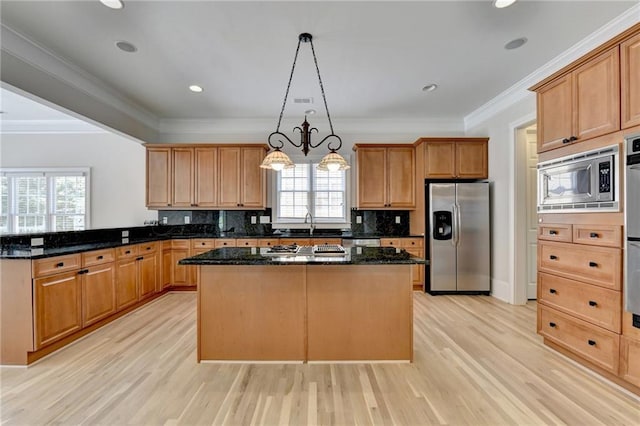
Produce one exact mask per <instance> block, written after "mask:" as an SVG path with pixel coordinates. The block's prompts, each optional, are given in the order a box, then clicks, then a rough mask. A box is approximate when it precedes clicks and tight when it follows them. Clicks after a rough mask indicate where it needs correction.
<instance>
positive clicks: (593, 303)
mask: <svg viewBox="0 0 640 426" xmlns="http://www.w3.org/2000/svg"><path fill="white" fill-rule="evenodd" d="M589 306H598V303H596V302H595V301H594V300H589Z"/></svg>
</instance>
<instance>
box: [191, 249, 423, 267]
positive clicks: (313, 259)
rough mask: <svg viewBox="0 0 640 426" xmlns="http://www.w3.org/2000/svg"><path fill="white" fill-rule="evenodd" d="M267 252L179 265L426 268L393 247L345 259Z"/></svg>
mask: <svg viewBox="0 0 640 426" xmlns="http://www.w3.org/2000/svg"><path fill="white" fill-rule="evenodd" d="M269 250H270V248H266V247H264V248H259V247H258V248H249V247H224V248H219V249H215V250H211V251H208V252H206V253H202V254H199V255H197V256H192V257H188V258H186V259H182V260H180V261H179V262H178V263H179V264H181V265H200V266H206V265H336V264H338V265H380V264H425V263H426V262H425V260H424V259H420V258H419V257H416V256H413V255H411V254H409V253H407V252H406V251H405V250H400V249H397V248H394V247H353V248H350V249H349V248H347V249H346V254H345V255H335V254H332V255H322V254H316V255H301V254H292V253H286V254H281V253H278V254H269V253H268V251H269Z"/></svg>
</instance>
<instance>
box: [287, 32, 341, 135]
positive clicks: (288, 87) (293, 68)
mask: <svg viewBox="0 0 640 426" xmlns="http://www.w3.org/2000/svg"><path fill="white" fill-rule="evenodd" d="M301 42H302V40H300V39H298V47H297V48H296V54H295V55H294V57H293V65H292V66H291V74H290V75H289V83H287V91H286V92H285V93H284V101H282V109H281V110H280V117H279V118H278V126H277V127H276V132H280V123H281V122H282V115H283V114H284V107H285V106H286V105H287V97H288V96H289V89H290V88H291V80H293V72H294V71H295V69H296V62H297V61H298V52H299V51H300V43H301ZM311 48H312V49H313V43H311ZM313 57H314V58H315V54H314V56H313ZM317 66H318V64H317V63H316V67H317ZM319 72H320V71H318V73H319ZM319 76H320V74H318V77H319ZM320 86H321V87H322V83H320ZM323 96H324V92H323ZM326 103H327V101H325V105H326ZM329 125H330V126H331V120H329ZM331 132H332V133H333V130H332V131H331Z"/></svg>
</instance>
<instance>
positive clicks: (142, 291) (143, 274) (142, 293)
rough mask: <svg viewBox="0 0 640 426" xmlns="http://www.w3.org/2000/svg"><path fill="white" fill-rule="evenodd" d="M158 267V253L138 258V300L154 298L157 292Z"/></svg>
mask: <svg viewBox="0 0 640 426" xmlns="http://www.w3.org/2000/svg"><path fill="white" fill-rule="evenodd" d="M158 266H159V262H158V255H157V253H150V254H145V255H144V256H140V257H139V258H138V280H139V285H138V299H144V298H146V297H149V296H152V295H153V294H154V293H155V292H156V284H157V275H158V274H157V273H158Z"/></svg>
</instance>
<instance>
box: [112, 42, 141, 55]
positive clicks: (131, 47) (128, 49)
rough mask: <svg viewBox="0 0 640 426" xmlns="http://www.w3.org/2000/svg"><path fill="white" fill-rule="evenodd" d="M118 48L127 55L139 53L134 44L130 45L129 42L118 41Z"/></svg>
mask: <svg viewBox="0 0 640 426" xmlns="http://www.w3.org/2000/svg"><path fill="white" fill-rule="evenodd" d="M116 46H117V47H118V49H120V50H122V51H123V52H127V53H133V52H137V51H138V48H137V47H135V46H134V45H133V44H131V43H129V42H128V41H116Z"/></svg>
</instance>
